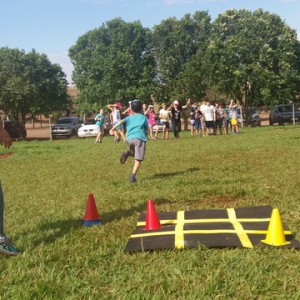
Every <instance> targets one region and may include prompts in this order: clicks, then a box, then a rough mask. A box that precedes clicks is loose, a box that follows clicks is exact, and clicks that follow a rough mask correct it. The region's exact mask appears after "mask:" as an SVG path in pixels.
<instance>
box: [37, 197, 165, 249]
mask: <svg viewBox="0 0 300 300" xmlns="http://www.w3.org/2000/svg"><path fill="white" fill-rule="evenodd" d="M169 202H170V201H169V200H167V199H164V198H159V199H155V206H156V207H157V206H159V205H161V204H165V203H169ZM145 211H146V203H143V204H140V205H137V206H133V207H131V208H130V209H118V210H115V211H112V212H109V213H104V214H101V212H100V218H101V223H102V224H103V225H105V224H108V223H111V222H114V221H117V220H120V219H123V218H129V217H131V216H132V215H134V214H136V213H142V212H145ZM82 227H83V224H82V219H70V220H57V221H55V222H49V223H43V224H41V225H40V226H39V227H38V230H39V231H40V232H41V233H42V235H43V237H42V238H39V239H37V240H35V241H34V242H33V246H34V247H37V246H38V245H40V244H42V243H44V244H48V243H53V242H55V241H56V240H58V239H60V238H62V237H64V236H65V235H67V234H68V233H69V232H70V231H71V230H76V229H80V228H82Z"/></svg>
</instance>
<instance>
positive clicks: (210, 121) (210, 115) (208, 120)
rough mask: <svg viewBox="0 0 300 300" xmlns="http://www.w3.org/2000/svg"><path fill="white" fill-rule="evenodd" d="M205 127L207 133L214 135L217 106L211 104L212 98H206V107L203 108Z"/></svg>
mask: <svg viewBox="0 0 300 300" xmlns="http://www.w3.org/2000/svg"><path fill="white" fill-rule="evenodd" d="M203 114H204V120H205V127H206V130H207V135H213V133H214V127H215V125H214V122H215V107H214V106H213V105H211V104H210V100H209V99H208V98H206V100H205V107H204V110H203Z"/></svg>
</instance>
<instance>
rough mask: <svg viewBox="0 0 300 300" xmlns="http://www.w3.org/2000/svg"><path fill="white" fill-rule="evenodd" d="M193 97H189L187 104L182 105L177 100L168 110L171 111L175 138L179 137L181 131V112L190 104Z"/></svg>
mask: <svg viewBox="0 0 300 300" xmlns="http://www.w3.org/2000/svg"><path fill="white" fill-rule="evenodd" d="M190 101H191V99H188V101H187V103H186V105H184V106H182V105H181V104H180V102H179V101H178V100H175V101H174V102H173V103H172V104H171V106H170V107H169V108H168V110H169V111H170V112H171V122H172V129H173V132H174V137H175V139H179V132H180V131H181V119H180V118H181V112H182V110H183V109H185V108H187V107H188V106H189V105H190Z"/></svg>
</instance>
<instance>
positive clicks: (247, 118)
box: [237, 107, 261, 126]
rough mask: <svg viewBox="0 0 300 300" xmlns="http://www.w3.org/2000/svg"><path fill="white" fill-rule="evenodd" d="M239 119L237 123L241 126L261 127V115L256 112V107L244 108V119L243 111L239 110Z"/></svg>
mask: <svg viewBox="0 0 300 300" xmlns="http://www.w3.org/2000/svg"><path fill="white" fill-rule="evenodd" d="M237 113H238V117H237V121H238V124H239V126H241V125H242V123H243V126H261V118H260V116H259V113H258V112H257V111H256V109H255V108H254V107H243V108H242V114H243V119H242V117H241V109H240V108H238V109H237Z"/></svg>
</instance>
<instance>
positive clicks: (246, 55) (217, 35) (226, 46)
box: [206, 10, 300, 105]
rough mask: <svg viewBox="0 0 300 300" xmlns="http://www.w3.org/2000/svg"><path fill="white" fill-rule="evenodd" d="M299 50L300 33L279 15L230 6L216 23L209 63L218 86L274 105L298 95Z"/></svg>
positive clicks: (244, 99) (237, 95) (241, 97)
mask: <svg viewBox="0 0 300 300" xmlns="http://www.w3.org/2000/svg"><path fill="white" fill-rule="evenodd" d="M297 52H298V53H297ZM298 55H299V41H298V40H297V36H296V32H295V31H294V30H292V29H291V28H290V27H288V26H287V24H285V23H284V22H283V21H282V20H281V19H280V17H279V16H277V15H275V14H271V13H268V12H263V11H262V10H257V11H254V12H250V11H247V10H239V11H237V10H230V11H227V12H225V13H223V14H221V15H219V16H218V18H217V19H216V20H215V22H214V23H213V24H212V32H211V43H210V45H209V47H208V49H207V53H206V64H207V65H208V67H207V70H208V74H209V79H210V83H211V84H213V85H214V86H215V87H217V89H218V90H219V91H221V92H223V93H224V94H226V95H227V96H229V97H234V98H236V99H238V100H239V101H240V102H243V103H244V104H245V105H263V104H267V105H270V104H276V103H280V102H286V101H288V100H293V99H294V98H295V96H296V95H297V94H299V83H300V81H299V80H300V76H299V75H300V72H299V71H300V69H299V64H298V63H297V59H299V56H298ZM297 57H298V58H297Z"/></svg>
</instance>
